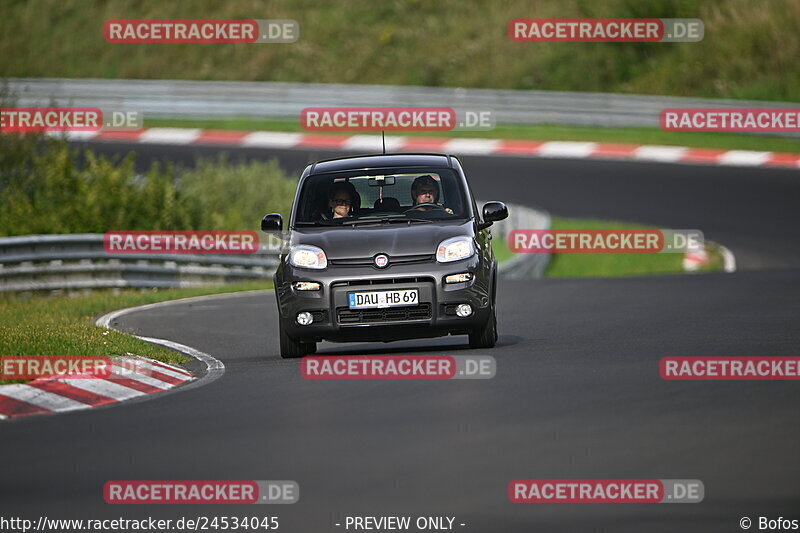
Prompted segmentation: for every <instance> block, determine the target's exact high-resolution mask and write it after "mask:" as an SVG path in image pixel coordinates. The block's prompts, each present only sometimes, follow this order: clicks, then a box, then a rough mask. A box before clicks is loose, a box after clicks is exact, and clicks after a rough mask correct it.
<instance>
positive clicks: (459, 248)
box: [436, 237, 475, 263]
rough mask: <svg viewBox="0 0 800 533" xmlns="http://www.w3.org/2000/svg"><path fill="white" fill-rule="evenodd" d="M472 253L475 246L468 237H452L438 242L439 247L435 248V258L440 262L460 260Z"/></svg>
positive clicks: (470, 255)
mask: <svg viewBox="0 0 800 533" xmlns="http://www.w3.org/2000/svg"><path fill="white" fill-rule="evenodd" d="M474 253H475V246H474V245H473V244H472V239H471V238H470V237H453V238H451V239H445V240H443V241H442V242H440V243H439V247H438V248H437V249H436V260H437V261H439V262H440V263H449V262H451V261H460V260H461V259H466V258H468V257H472V255H473V254H474Z"/></svg>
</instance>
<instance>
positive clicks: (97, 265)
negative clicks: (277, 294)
mask: <svg viewBox="0 0 800 533" xmlns="http://www.w3.org/2000/svg"><path fill="white" fill-rule="evenodd" d="M277 265H278V256H277V250H276V249H274V248H269V247H267V246H263V247H262V248H261V249H260V250H259V251H258V252H256V253H255V254H249V255H216V254H215V255H189V254H169V255H167V254H152V255H143V254H136V255H127V254H125V255H122V254H111V253H108V252H107V251H106V250H105V249H104V247H103V234H102V233H99V234H97V233H81V234H73V235H24V236H20V237H2V238H0V292H25V291H51V290H80V289H107V288H126V287H127V288H153V287H157V288H170V287H191V286H199V285H208V284H218V283H228V282H237V281H245V280H252V279H269V278H271V277H272V274H273V273H274V271H275V268H276V267H277Z"/></svg>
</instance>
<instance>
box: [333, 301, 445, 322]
mask: <svg viewBox="0 0 800 533" xmlns="http://www.w3.org/2000/svg"><path fill="white" fill-rule="evenodd" d="M336 316H337V318H338V319H339V323H340V324H343V325H346V324H378V323H382V322H409V321H413V320H430V318H431V304H429V303H423V304H420V305H411V306H404V307H386V308H383V309H350V308H348V307H337V308H336Z"/></svg>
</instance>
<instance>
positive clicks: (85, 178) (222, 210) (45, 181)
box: [0, 135, 295, 235]
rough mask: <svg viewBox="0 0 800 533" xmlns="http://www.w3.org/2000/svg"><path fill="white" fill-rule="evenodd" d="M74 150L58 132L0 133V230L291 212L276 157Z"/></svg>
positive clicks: (175, 225)
mask: <svg viewBox="0 0 800 533" xmlns="http://www.w3.org/2000/svg"><path fill="white" fill-rule="evenodd" d="M134 163H135V160H134V156H133V154H130V155H129V156H127V157H126V158H124V159H122V160H120V161H114V160H110V159H108V158H106V157H103V156H100V155H96V154H94V153H93V152H91V151H84V152H82V153H81V154H78V153H77V152H76V151H75V150H74V149H72V148H70V147H69V145H68V144H67V143H66V142H65V141H63V140H60V139H54V138H48V137H44V136H32V135H26V136H21V135H0V235H27V234H46V233H103V232H106V231H111V230H188V229H197V230H253V229H258V221H259V220H260V219H261V217H262V216H263V215H264V214H265V213H268V212H282V213H288V211H289V208H290V206H291V202H292V197H293V194H294V189H295V182H293V181H291V180H289V179H287V178H286V176H285V175H284V174H283V172H282V171H281V169H280V168H279V167H278V165H277V163H276V162H274V161H273V162H270V163H260V162H249V163H244V162H239V163H234V162H230V161H228V160H227V159H225V158H224V157H220V158H218V159H216V160H213V161H211V160H200V161H198V162H197V165H196V167H195V168H193V169H186V168H179V167H175V166H173V165H167V166H164V165H159V164H154V165H153V166H152V167H151V168H150V169H149V170H148V171H147V172H145V173H144V174H142V175H137V174H136V171H135V167H134Z"/></svg>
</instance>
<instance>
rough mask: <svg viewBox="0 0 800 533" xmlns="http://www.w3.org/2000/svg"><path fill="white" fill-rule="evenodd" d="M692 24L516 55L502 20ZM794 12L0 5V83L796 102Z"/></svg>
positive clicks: (772, 1)
mask: <svg viewBox="0 0 800 533" xmlns="http://www.w3.org/2000/svg"><path fill="white" fill-rule="evenodd" d="M537 17H538V18H544V17H559V18H580V17H622V18H624V17H647V18H649V17H653V18H656V17H662V18H699V19H701V20H703V22H704V25H705V38H704V39H703V41H701V42H698V43H517V42H513V41H511V39H510V38H509V37H508V33H507V26H508V23H509V21H510V20H511V19H512V18H537ZM120 18H122V19H148V18H155V19H187V18H188V19H203V18H215V19H294V20H297V21H298V23H299V24H300V38H299V40H298V41H297V42H296V43H294V44H112V43H108V42H106V41H105V40H104V39H103V37H102V27H103V23H104V22H105V21H106V20H108V19H120ZM798 26H800V2H797V1H795V0H706V1H704V2H695V1H692V0H591V1H590V0H567V1H564V0H540V1H537V2H530V1H529V0H508V1H506V2H491V1H489V0H392V1H391V2H373V1H369V0H340V1H338V2H322V1H320V0H316V1H315V0H303V1H302V2H298V1H296V0H269V1H268V2H254V1H253V0H226V1H225V2H219V1H215V0H186V1H182V2H163V1H161V0H115V1H113V2H104V1H99V0H95V1H90V0H6V2H4V4H3V16H2V17H0V35H3V38H2V39H0V57H2V58H3V61H2V63H1V66H0V76H3V77H64V78H92V77H96V78H141V79H190V80H248V81H249V80H254V81H255V80H263V81H295V82H323V83H360V84H381V85H421V86H446V87H478V88H500V89H543V90H558V91H598V92H617V93H645V94H670V95H676V96H702V97H723V98H751V99H763V100H789V101H797V98H798V91H797V87H800V70H798V69H797V68H796V67H797V58H798V57H800V32H798V31H797V28H798Z"/></svg>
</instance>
